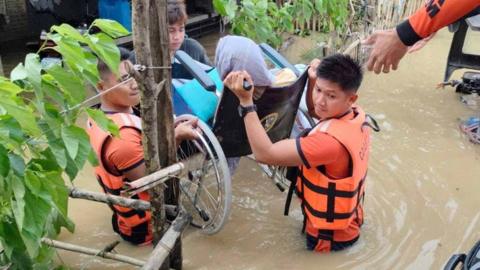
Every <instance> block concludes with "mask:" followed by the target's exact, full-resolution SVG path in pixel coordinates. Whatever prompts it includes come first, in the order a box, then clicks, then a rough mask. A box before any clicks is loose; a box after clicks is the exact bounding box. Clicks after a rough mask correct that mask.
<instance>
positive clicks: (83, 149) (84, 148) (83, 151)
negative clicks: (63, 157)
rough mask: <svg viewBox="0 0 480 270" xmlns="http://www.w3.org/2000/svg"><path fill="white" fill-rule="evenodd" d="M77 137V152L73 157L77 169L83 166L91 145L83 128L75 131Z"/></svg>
mask: <svg viewBox="0 0 480 270" xmlns="http://www.w3.org/2000/svg"><path fill="white" fill-rule="evenodd" d="M77 136H78V137H77V138H78V142H79V144H78V153H77V156H76V157H75V163H76V166H77V168H78V169H79V170H81V169H82V168H83V166H84V165H85V162H86V161H87V158H88V155H89V154H90V152H91V149H92V147H91V145H90V137H88V135H87V133H86V132H85V130H83V129H79V131H78V133H77Z"/></svg>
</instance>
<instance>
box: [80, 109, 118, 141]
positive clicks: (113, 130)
mask: <svg viewBox="0 0 480 270" xmlns="http://www.w3.org/2000/svg"><path fill="white" fill-rule="evenodd" d="M87 113H88V116H89V117H90V118H91V119H92V120H93V121H94V122H95V123H96V124H97V125H98V126H99V127H100V128H101V129H103V130H104V131H107V132H110V134H112V135H113V136H116V137H118V136H119V135H120V133H119V130H118V126H117V125H116V124H115V123H114V122H113V121H112V120H111V119H110V118H108V117H107V116H106V115H105V113H104V112H102V111H101V110H96V109H90V108H87Z"/></svg>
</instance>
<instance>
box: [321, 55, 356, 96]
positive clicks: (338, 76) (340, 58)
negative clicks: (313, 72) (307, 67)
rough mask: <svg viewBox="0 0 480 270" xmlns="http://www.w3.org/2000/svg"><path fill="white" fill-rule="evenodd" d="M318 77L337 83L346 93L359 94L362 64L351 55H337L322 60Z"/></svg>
mask: <svg viewBox="0 0 480 270" xmlns="http://www.w3.org/2000/svg"><path fill="white" fill-rule="evenodd" d="M317 77H318V78H322V79H325V80H328V81H331V82H334V83H337V84H338V85H339V86H340V87H341V88H342V90H343V91H345V92H351V91H353V92H357V90H358V88H360V84H361V83H362V79H363V71H362V67H361V66H360V64H358V62H357V61H355V60H353V59H352V58H351V57H350V56H349V55H343V54H339V53H337V54H334V55H331V56H328V57H325V58H323V59H322V61H321V62H320V65H318V68H317Z"/></svg>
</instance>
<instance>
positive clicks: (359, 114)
mask: <svg viewBox="0 0 480 270" xmlns="http://www.w3.org/2000/svg"><path fill="white" fill-rule="evenodd" d="M353 115H354V116H353V118H352V114H347V115H346V116H343V117H341V118H338V119H337V118H335V119H328V120H325V121H321V122H320V123H319V124H318V125H317V126H316V127H315V128H314V129H313V130H312V131H311V132H310V134H311V133H312V132H313V133H315V132H324V133H327V134H329V135H330V136H332V137H334V138H335V139H337V140H338V141H339V142H340V143H341V144H342V145H343V146H344V147H345V149H346V150H347V151H348V153H349V154H350V158H351V161H350V164H351V176H349V177H346V178H342V179H332V178H330V177H329V176H328V175H327V174H326V173H325V170H324V167H323V168H322V166H320V167H317V168H306V167H305V166H301V167H300V170H299V175H298V179H297V194H298V195H299V197H300V198H301V200H302V210H303V213H304V215H305V218H306V219H308V220H309V222H310V223H311V224H312V225H313V226H314V227H315V228H317V229H319V230H321V231H322V232H324V231H326V230H330V231H335V230H345V229H346V228H347V227H348V226H349V224H350V223H351V222H352V221H353V219H354V218H357V219H358V220H359V221H360V224H359V225H361V222H362V221H363V211H358V208H359V204H361V202H362V198H363V195H364V192H365V177H366V175H367V167H368V166H367V165H368V156H369V148H370V129H369V128H368V126H366V125H368V124H367V123H366V115H365V113H364V112H363V110H362V109H360V108H359V107H354V108H353ZM333 237H334V236H333ZM352 237H353V238H355V237H358V235H356V236H352ZM331 240H332V241H335V239H331ZM338 240H340V239H338ZM341 240H343V241H345V240H352V239H341Z"/></svg>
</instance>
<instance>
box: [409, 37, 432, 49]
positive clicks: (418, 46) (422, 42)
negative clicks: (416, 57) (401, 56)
mask: <svg viewBox="0 0 480 270" xmlns="http://www.w3.org/2000/svg"><path fill="white" fill-rule="evenodd" d="M434 36H435V33H433V34H431V35H430V36H428V37H426V38H424V39H422V40H420V41H418V42H417V43H415V44H413V46H410V47H409V48H408V53H413V52H416V51H419V50H420V49H421V48H423V47H424V46H425V45H427V43H428V41H429V40H430V39H432V38H433V37H434Z"/></svg>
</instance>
